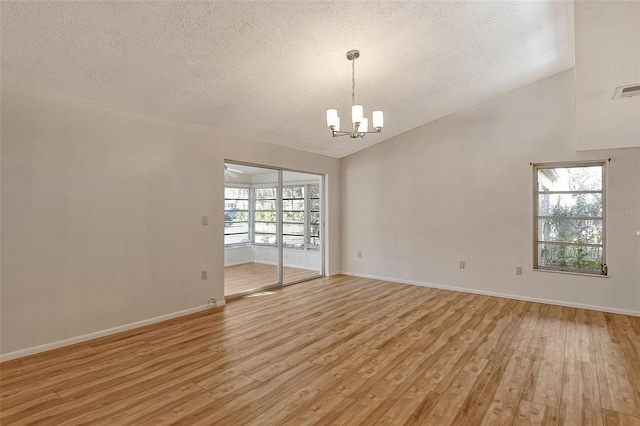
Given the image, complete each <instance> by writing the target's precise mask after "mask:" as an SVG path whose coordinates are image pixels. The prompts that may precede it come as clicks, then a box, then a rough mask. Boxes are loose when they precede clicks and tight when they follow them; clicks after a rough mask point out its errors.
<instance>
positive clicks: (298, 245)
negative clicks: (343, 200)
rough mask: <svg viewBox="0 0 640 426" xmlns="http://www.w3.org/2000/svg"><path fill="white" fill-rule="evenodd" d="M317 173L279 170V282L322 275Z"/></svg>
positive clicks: (318, 177) (319, 187) (286, 282)
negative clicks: (281, 261)
mask: <svg viewBox="0 0 640 426" xmlns="http://www.w3.org/2000/svg"><path fill="white" fill-rule="evenodd" d="M321 181H322V179H321V176H318V175H313V174H308V173H299V172H290V171H285V172H283V173H282V242H283V284H284V285H287V284H293V283H296V282H299V281H303V280H308V279H310V278H314V277H317V276H320V275H322V251H321V250H320V246H321V244H320V227H321V224H322V222H321V208H320V200H321V197H320V191H321Z"/></svg>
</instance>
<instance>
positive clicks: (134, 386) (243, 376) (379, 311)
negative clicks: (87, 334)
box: [0, 276, 640, 426]
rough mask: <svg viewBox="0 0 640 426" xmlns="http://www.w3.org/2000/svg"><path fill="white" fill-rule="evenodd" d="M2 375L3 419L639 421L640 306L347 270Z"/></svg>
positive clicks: (42, 357)
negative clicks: (545, 300) (503, 293)
mask: <svg viewBox="0 0 640 426" xmlns="http://www.w3.org/2000/svg"><path fill="white" fill-rule="evenodd" d="M0 372H1V379H2V382H1V400H0V401H1V402H0V404H1V405H0V406H1V420H0V423H1V424H2V425H25V424H38V425H41V424H42V425H49V424H50V425H64V424H72V425H79V424H91V425H97V424H113V425H156V424H178V425H196V424H197V425H234V424H238V425H269V424H286V425H296V426H297V425H303V424H319V425H352V424H354V425H355V424H361V425H376V424H392V425H402V424H425V425H438V426H440V425H481V424H486V425H542V424H544V425H555V424H567V425H603V424H604V425H638V424H640V394H639V391H640V318H636V317H629V316H624V315H615V314H608V313H602V312H595V311H586V310H582V309H573V308H563V307H557V306H550V305H542V304H537V303H529V302H521V301H513V300H507V299H500V298H493V297H485V296H478V295H471V294H464V293H457V292H450V291H444V290H437V289H429V288H423V287H417V286H410V285H402V284H392V283H388V282H382V281H375V280H368V279H360V278H352V277H344V276H338V277H333V278H321V279H318V280H314V281H310V282H307V283H303V284H299V285H295V286H291V287H286V288H284V289H280V290H276V291H273V292H268V293H260V294H258V295H256V296H253V297H247V298H243V299H239V300H236V301H232V302H230V303H228V304H227V306H225V307H224V308H218V309H214V310H209V311H204V312H201V313H197V314H193V315H189V316H186V317H182V318H176V319H173V320H170V321H167V322H163V323H159V324H154V325H150V326H147V327H143V328H140V329H137V330H132V331H128V332H125V333H121V334H118V335H114V336H109V337H105V338H101V339H97V340H93V341H90V342H86V343H82V344H78V345H75V346H72V347H67V348H62V349H59V350H55V351H51V352H48V353H43V354H38V355H34V356H30V357H27V358H23V359H20V360H13V361H8V362H5V363H3V364H1V365H0Z"/></svg>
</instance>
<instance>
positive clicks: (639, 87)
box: [613, 84, 640, 99]
mask: <svg viewBox="0 0 640 426" xmlns="http://www.w3.org/2000/svg"><path fill="white" fill-rule="evenodd" d="M632 96H640V84H632V85H631V86H620V87H618V89H617V90H616V95H615V96H614V97H613V99H620V98H630V97H632Z"/></svg>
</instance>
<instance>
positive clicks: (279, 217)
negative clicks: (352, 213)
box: [224, 159, 328, 300]
mask: <svg viewBox="0 0 640 426" xmlns="http://www.w3.org/2000/svg"><path fill="white" fill-rule="evenodd" d="M224 164H230V165H234V164H235V165H239V166H247V167H256V168H260V169H268V170H273V171H275V172H277V174H278V180H277V182H276V188H277V189H276V194H277V195H276V248H277V259H278V265H277V270H278V278H277V279H278V282H277V283H274V284H269V285H266V286H263V287H259V288H256V289H252V290H247V291H243V292H240V293H234V294H230V295H225V299H226V300H231V299H235V298H239V297H242V296H246V295H249V294H252V293H257V292H260V291H265V290H270V289H274V288H281V287H285V286H289V285H292V284H298V283H300V282H303V281H308V280H312V279H315V278H319V277H324V276H326V258H327V256H328V254H327V253H326V250H327V249H326V247H327V246H326V241H327V240H326V213H325V212H326V204H327V203H326V199H327V195H326V187H325V175H324V174H322V173H315V172H308V171H303V170H295V169H287V168H282V167H275V166H268V165H264V164H254V163H247V162H242V161H235V160H227V159H225V160H224ZM283 172H295V173H304V174H308V175H314V176H317V177H318V180H319V183H318V185H319V189H320V197H319V198H320V224H319V226H320V269H319V271H318V275H315V276H311V277H308V278H303V279H300V280H296V281H292V282H288V283H284V273H283V271H284V237H283V235H282V234H283V230H284V229H283V228H284V226H283V204H282V202H283V200H282V198H283V197H282V192H283V188H284V182H283ZM224 184H225V186H226V182H224ZM250 198H251V197H250ZM254 220H255V218H254ZM249 233H251V230H249ZM305 250H306V248H305ZM224 285H226V283H224Z"/></svg>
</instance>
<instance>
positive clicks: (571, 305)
mask: <svg viewBox="0 0 640 426" xmlns="http://www.w3.org/2000/svg"><path fill="white" fill-rule="evenodd" d="M342 275H348V276H352V277H358V278H369V279H373V280H381V281H389V282H393V283H399V284H411V285H417V286H421V287H431V288H439V289H442V290H452V291H459V292H462V293H472V294H480V295H483V296H494V297H502V298H504V299H513V300H522V301H524V302H536V303H544V304H547V305H556V306H566V307H568V308H581V309H588V310H591V311H600V312H610V313H612V314H623V315H631V316H636V317H640V311H632V310H629V309H618V308H611V307H608V306H597V305H587V304H583V303H573V302H565V301H562V300H553V299H542V298H539V297H529V296H520V295H517V294H507V293H498V292H494V291H484V290H476V289H473V288H465V287H455V286H450V285H442V284H433V283H425V282H421V281H411V280H403V279H398V278H390V277H380V276H377V275H369V274H359V273H356V272H342Z"/></svg>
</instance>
